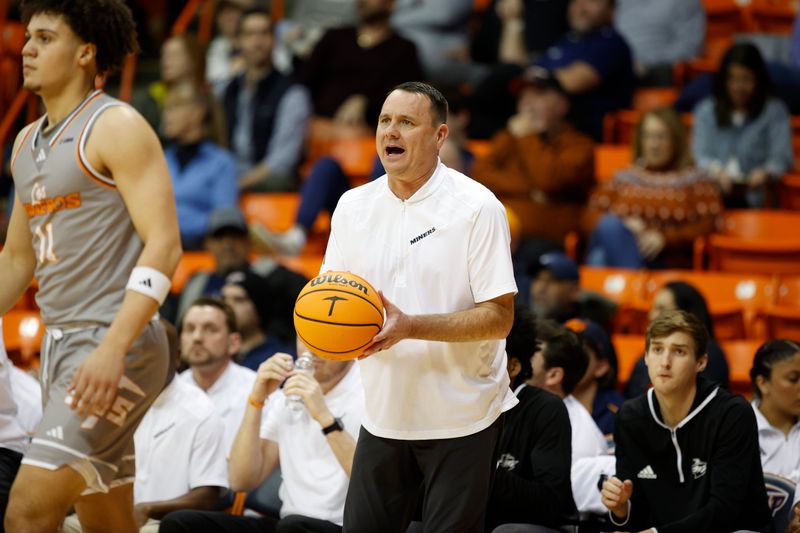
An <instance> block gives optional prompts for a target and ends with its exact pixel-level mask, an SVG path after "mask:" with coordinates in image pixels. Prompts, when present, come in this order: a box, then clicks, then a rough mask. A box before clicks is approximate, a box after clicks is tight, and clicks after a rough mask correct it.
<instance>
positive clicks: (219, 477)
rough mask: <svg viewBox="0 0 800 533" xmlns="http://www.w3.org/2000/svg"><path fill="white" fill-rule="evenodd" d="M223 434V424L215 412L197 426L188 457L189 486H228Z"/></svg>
mask: <svg viewBox="0 0 800 533" xmlns="http://www.w3.org/2000/svg"><path fill="white" fill-rule="evenodd" d="M224 436H225V426H224V424H223V423H222V420H221V419H220V418H219V417H218V416H217V415H216V414H214V416H211V417H209V418H208V419H206V420H204V421H203V422H202V423H201V424H200V425H199V426H198V428H197V433H196V434H195V440H194V443H193V446H192V456H191V457H190V458H189V487H190V488H192V489H194V488H197V487H227V486H228V463H227V461H226V460H225V438H224Z"/></svg>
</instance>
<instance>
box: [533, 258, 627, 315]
mask: <svg viewBox="0 0 800 533" xmlns="http://www.w3.org/2000/svg"><path fill="white" fill-rule="evenodd" d="M529 275H530V277H531V279H532V281H531V284H530V305H531V309H532V310H533V312H534V314H535V315H536V317H537V318H542V319H550V320H555V321H556V322H560V323H564V322H566V321H567V320H569V319H571V318H582V319H587V320H591V321H592V322H595V323H597V324H599V325H600V326H602V327H603V329H605V330H606V331H609V330H610V327H611V319H612V317H613V314H614V312H615V311H616V305H615V304H614V303H613V302H610V301H609V300H607V299H605V298H603V297H602V296H600V295H598V294H594V293H591V292H588V291H587V292H582V291H581V288H580V271H579V270H578V264H577V263H576V262H575V261H574V260H573V259H571V258H569V257H567V256H566V255H565V254H564V253H563V252H550V253H547V254H544V255H542V256H541V257H540V258H539V260H538V261H537V262H536V263H534V264H532V265H531V268H530V270H529Z"/></svg>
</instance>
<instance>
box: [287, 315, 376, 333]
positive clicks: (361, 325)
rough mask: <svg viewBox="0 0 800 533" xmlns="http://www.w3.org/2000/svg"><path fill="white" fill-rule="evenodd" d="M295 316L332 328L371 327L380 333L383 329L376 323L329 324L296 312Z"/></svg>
mask: <svg viewBox="0 0 800 533" xmlns="http://www.w3.org/2000/svg"><path fill="white" fill-rule="evenodd" d="M294 315H295V316H296V317H299V318H302V319H303V320H309V321H311V322H317V323H319V324H328V325H330V326H347V327H348V328H367V327H370V326H375V327H376V328H378V331H380V329H381V326H380V324H375V323H374V322H373V323H371V324H343V323H341V322H329V321H327V320H320V319H318V318H311V317H309V316H305V315H301V314H300V313H298V312H297V311H296V310H295V312H294Z"/></svg>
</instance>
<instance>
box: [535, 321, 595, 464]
mask: <svg viewBox="0 0 800 533" xmlns="http://www.w3.org/2000/svg"><path fill="white" fill-rule="evenodd" d="M536 340H537V347H536V352H534V354H533V358H532V359H531V367H532V373H533V375H532V376H531V378H530V379H529V380H527V382H526V383H527V384H528V385H532V386H534V387H541V388H543V389H545V390H547V391H550V392H552V393H553V394H555V395H556V396H558V397H559V398H561V399H562V400H564V405H565V406H566V408H567V412H568V413H569V420H570V425H571V426H572V461H573V462H575V460H577V459H579V458H581V457H596V456H598V455H602V454H605V453H607V452H608V445H607V444H606V440H605V437H603V434H602V433H601V432H600V429H599V428H598V427H597V424H595V422H594V420H593V419H592V415H591V413H590V412H589V410H588V409H586V407H584V406H583V405H581V403H580V402H579V401H578V400H577V399H576V398H575V397H574V396H573V395H572V392H573V391H574V390H575V387H576V386H577V385H578V383H579V382H580V380H581V378H583V375H584V374H585V373H586V369H587V368H588V365H589V358H588V356H587V355H586V352H585V351H584V349H583V345H582V343H581V339H580V337H578V335H577V334H576V333H574V332H573V331H571V330H568V329H567V328H565V327H564V326H561V325H559V324H557V323H556V322H554V321H552V320H537V321H536Z"/></svg>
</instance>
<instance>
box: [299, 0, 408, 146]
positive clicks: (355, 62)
mask: <svg viewBox="0 0 800 533" xmlns="http://www.w3.org/2000/svg"><path fill="white" fill-rule="evenodd" d="M393 5H394V0H357V1H356V11H357V14H358V22H357V24H356V25H355V26H348V27H345V28H337V29H330V30H328V31H327V32H325V35H324V36H323V37H322V39H320V40H319V42H317V45H316V46H315V47H314V51H313V52H312V53H311V57H310V58H309V59H308V61H307V62H306V63H305V64H304V65H303V66H302V68H300V69H298V79H299V80H300V82H301V83H303V84H305V85H306V86H307V87H308V89H309V90H310V91H311V96H312V100H313V102H314V114H315V115H317V116H320V117H325V118H329V119H333V121H334V123H335V124H336V125H337V126H349V127H352V128H354V129H355V130H357V131H361V133H362V134H365V135H371V134H372V131H371V127H374V126H375V124H376V123H377V120H378V113H379V112H380V109H381V105H382V104H383V100H384V98H385V97H386V94H387V93H388V92H389V91H390V90H391V89H392V87H394V86H396V85H398V84H400V83H403V82H406V81H409V80H420V79H422V78H423V75H422V68H421V67H420V64H419V60H418V55H417V50H416V47H415V46H414V43H412V42H411V41H408V40H407V39H404V38H403V37H400V36H399V35H398V34H396V33H395V32H394V30H392V27H391V25H390V24H389V18H390V16H391V13H392V8H393Z"/></svg>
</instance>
